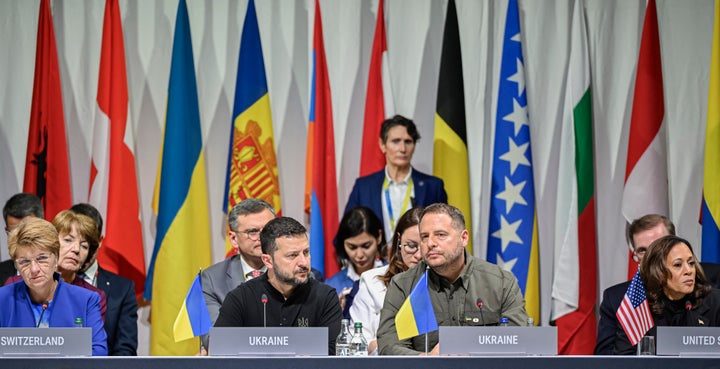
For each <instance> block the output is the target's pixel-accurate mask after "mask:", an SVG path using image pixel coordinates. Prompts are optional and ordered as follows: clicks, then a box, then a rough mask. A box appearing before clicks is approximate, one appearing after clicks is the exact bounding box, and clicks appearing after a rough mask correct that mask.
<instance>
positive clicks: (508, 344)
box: [439, 326, 557, 356]
mask: <svg viewBox="0 0 720 369" xmlns="http://www.w3.org/2000/svg"><path fill="white" fill-rule="evenodd" d="M439 335H440V353H441V354H453V355H520V356H526V355H557V328H556V327H467V326H465V327H445V326H441V327H440V332H439Z"/></svg>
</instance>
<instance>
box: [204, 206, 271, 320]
mask: <svg viewBox="0 0 720 369" xmlns="http://www.w3.org/2000/svg"><path fill="white" fill-rule="evenodd" d="M275 216H276V215H275V209H273V207H272V206H271V205H270V204H268V203H267V202H265V201H263V200H260V199H246V200H243V201H241V202H240V203H238V204H237V205H235V206H234V207H233V208H232V210H230V213H229V214H228V225H229V229H228V238H229V239H230V244H232V246H233V247H234V248H235V249H236V250H237V251H238V254H237V255H234V256H232V257H230V258H227V259H225V260H223V261H221V262H219V263H217V264H214V265H212V266H211V267H209V268H207V269H205V270H204V271H203V272H202V277H201V279H202V290H203V294H204V295H205V302H206V303H207V307H208V311H209V312H210V320H211V321H212V322H213V324H214V323H215V319H217V317H218V314H219V311H220V306H221V305H222V303H223V301H224V300H225V296H226V295H227V294H228V292H230V291H232V290H234V289H235V287H237V286H239V285H240V284H242V283H243V282H245V281H247V280H250V279H252V278H255V277H258V276H260V275H262V274H263V273H265V271H266V269H267V267H265V265H264V264H263V262H262V259H261V258H260V256H261V255H262V250H261V248H260V231H262V229H263V227H265V224H266V223H267V222H269V221H271V220H272V219H275Z"/></svg>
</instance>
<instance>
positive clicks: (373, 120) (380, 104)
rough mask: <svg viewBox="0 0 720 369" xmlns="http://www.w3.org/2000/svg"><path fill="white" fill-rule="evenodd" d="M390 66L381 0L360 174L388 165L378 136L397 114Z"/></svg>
mask: <svg viewBox="0 0 720 369" xmlns="http://www.w3.org/2000/svg"><path fill="white" fill-rule="evenodd" d="M394 111H395V107H394V105H393V97H392V88H391V86H390V67H389V63H388V50H387V40H386V36H385V10H384V1H383V0H380V1H378V8H377V20H376V21H375V37H374V38H373V44H372V53H371V55H370V72H369V73H368V86H367V95H366V97H365V118H364V120H363V140H362V155H360V176H366V175H368V174H371V173H375V172H377V171H378V170H381V169H382V168H384V167H385V156H384V155H383V153H382V152H381V151H380V146H379V144H378V139H379V138H380V127H381V126H382V122H383V121H384V120H385V119H386V118H388V117H391V116H393V115H394V114H395V113H394Z"/></svg>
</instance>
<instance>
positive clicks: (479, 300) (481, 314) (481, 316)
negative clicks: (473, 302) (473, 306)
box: [477, 297, 485, 325]
mask: <svg viewBox="0 0 720 369" xmlns="http://www.w3.org/2000/svg"><path fill="white" fill-rule="evenodd" d="M484 305H485V304H483V302H482V299H481V298H479V297H478V299H477V307H478V309H480V320H481V321H482V325H485V317H484V316H483V306H484Z"/></svg>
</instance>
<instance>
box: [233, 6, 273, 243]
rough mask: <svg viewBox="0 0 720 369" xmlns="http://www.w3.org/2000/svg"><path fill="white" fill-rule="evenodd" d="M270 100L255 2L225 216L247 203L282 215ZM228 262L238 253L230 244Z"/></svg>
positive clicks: (243, 51) (240, 71) (244, 49)
mask: <svg viewBox="0 0 720 369" xmlns="http://www.w3.org/2000/svg"><path fill="white" fill-rule="evenodd" d="M273 137H274V134H273V124H272V113H271V111H270V95H269V94H268V86H267V79H266V78H265V63H264V59H263V54H262V43H261V42H260V29H259V28H258V21H257V14H256V12H255V2H254V1H253V0H250V1H249V2H248V6H247V12H246V13H245V22H244V24H243V33H242V38H241V39H240V55H239V57H238V67H237V79H236V82H235V106H234V107H233V122H232V125H231V127H230V149H229V152H228V161H227V163H228V164H227V175H226V180H225V197H224V199H223V210H224V211H225V212H226V214H227V213H229V212H230V210H231V209H232V208H233V206H235V205H236V204H237V203H239V202H240V201H242V200H245V199H248V198H258V199H262V200H265V201H267V202H268V203H269V204H270V205H272V206H273V208H275V212H276V213H278V214H281V212H282V208H281V204H280V182H279V181H278V167H277V158H276V156H275V142H274V140H273ZM225 252H226V256H231V255H233V254H235V253H237V250H236V249H235V248H233V247H231V246H230V244H229V242H226V249H225Z"/></svg>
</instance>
